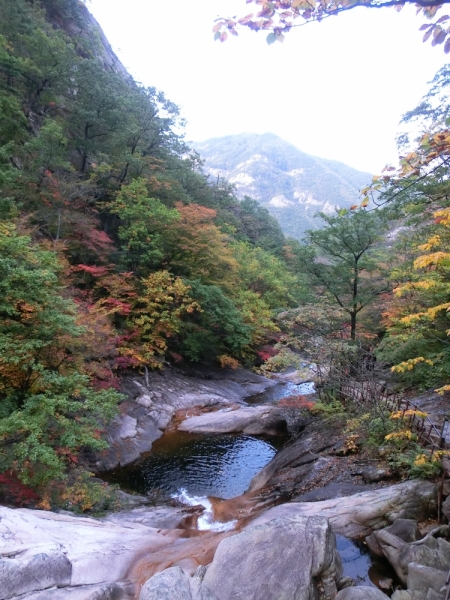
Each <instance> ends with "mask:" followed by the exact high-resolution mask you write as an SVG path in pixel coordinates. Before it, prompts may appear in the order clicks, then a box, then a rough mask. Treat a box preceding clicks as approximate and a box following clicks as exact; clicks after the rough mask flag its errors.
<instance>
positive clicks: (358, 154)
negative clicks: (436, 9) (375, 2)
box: [88, 0, 447, 173]
mask: <svg viewBox="0 0 450 600" xmlns="http://www.w3.org/2000/svg"><path fill="white" fill-rule="evenodd" d="M88 8H89V9H90V10H91V12H92V13H93V14H94V16H95V17H96V19H97V20H98V21H99V23H100V25H101V26H102V27H103V30H104V31H105V33H106V35H107V37H108V39H109V41H110V42H111V44H112V46H113V48H114V50H115V51H116V52H117V54H118V56H119V57H120V59H121V60H122V62H123V63H124V65H125V66H126V67H127V68H128V70H129V71H130V72H131V73H132V74H133V76H134V77H135V79H137V80H138V81H140V82H142V83H143V84H144V85H148V86H155V87H156V88H158V89H160V90H163V91H164V92H165V94H166V96H167V97H168V98H169V99H170V100H172V101H173V102H175V103H176V104H178V105H179V106H180V108H181V111H182V115H183V116H184V117H185V118H186V120H187V127H186V138H187V139H188V140H192V141H203V140H206V139H208V138H211V137H219V136H224V135H230V134H237V133H242V132H254V133H264V132H272V133H275V134H277V135H279V136H280V137H282V138H284V139H285V140H287V141H289V142H291V143H293V144H295V145H296V146H297V147H298V148H300V149H301V150H303V151H304V152H308V153H310V154H314V155H316V156H320V157H324V158H331V159H335V160H340V161H342V162H344V163H346V164H348V165H350V166H352V167H355V168H357V169H360V170H364V171H369V172H371V173H376V172H379V171H380V170H381V169H382V167H383V166H384V165H385V164H386V163H387V162H392V161H396V158H397V152H396V146H395V136H396V133H397V132H398V130H399V127H398V123H399V120H400V118H401V116H402V114H403V113H404V112H406V111H407V110H409V109H412V108H414V107H415V106H416V105H417V104H418V102H419V100H420V98H421V97H422V95H423V94H424V93H425V92H426V90H427V82H429V81H430V80H431V79H432V77H433V76H434V74H435V73H436V71H437V70H438V69H439V68H440V67H442V66H443V65H444V64H445V63H446V62H447V56H446V55H445V54H444V52H443V49H442V46H437V47H434V48H433V47H431V45H430V44H429V43H427V44H423V43H422V32H419V31H418V29H419V27H420V25H421V24H422V23H423V17H421V16H419V17H416V16H415V11H414V9H413V8H412V7H408V8H407V9H404V10H403V11H402V12H400V13H397V12H396V11H395V10H393V9H371V10H370V9H365V8H358V9H355V10H352V11H350V12H348V13H346V14H342V15H339V16H338V17H333V18H330V19H328V20H326V21H324V22H322V23H313V24H310V25H306V26H304V27H301V28H298V29H296V30H292V31H291V33H290V34H289V35H288V36H287V38H286V40H285V42H284V44H281V43H275V44H273V45H271V46H268V45H267V44H266V42H265V34H264V33H260V34H255V33H253V32H250V31H249V32H243V33H242V34H241V35H240V36H239V37H237V38H235V37H231V39H229V40H228V41H227V42H225V43H222V44H221V43H220V42H214V40H213V34H212V27H213V24H214V23H213V21H214V19H215V18H216V16H217V15H221V16H232V15H235V14H238V15H239V16H244V15H246V14H247V13H248V12H250V9H251V8H252V5H250V6H248V5H247V4H246V3H245V0H190V1H189V2H188V1H187V0H90V2H88Z"/></svg>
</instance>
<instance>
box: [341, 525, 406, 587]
mask: <svg viewBox="0 0 450 600" xmlns="http://www.w3.org/2000/svg"><path fill="white" fill-rule="evenodd" d="M336 547H337V549H338V550H339V554H340V555H341V558H342V566H343V570H344V573H343V574H344V576H346V577H351V578H352V579H353V580H354V582H355V584H356V585H364V586H369V587H377V588H378V589H380V590H381V591H382V592H384V593H385V594H386V595H390V593H391V592H392V587H391V586H392V584H393V583H394V581H395V580H396V577H395V573H394V571H393V570H392V568H391V567H390V565H389V563H388V562H387V560H384V559H382V558H378V557H377V556H373V555H371V554H370V553H369V551H368V549H367V546H365V544H363V543H362V542H355V541H353V540H349V539H348V538H346V537H344V536H342V535H337V536H336Z"/></svg>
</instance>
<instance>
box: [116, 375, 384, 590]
mask: <svg viewBox="0 0 450 600" xmlns="http://www.w3.org/2000/svg"><path fill="white" fill-rule="evenodd" d="M312 393H314V387H313V384H310V383H306V384H300V385H296V384H294V383H292V382H283V383H279V384H277V385H276V386H274V387H272V388H269V389H268V390H267V391H266V392H264V393H262V394H258V395H255V396H251V397H248V398H247V399H246V403H247V404H249V405H258V404H271V403H273V402H277V401H279V400H280V399H282V398H284V397H286V396H290V395H293V394H296V395H297V394H303V395H307V394H312ZM284 442H285V438H273V437H270V438H263V437H261V436H258V437H256V436H250V435H245V434H215V435H211V434H209V435H207V434H203V435H202V434H190V433H186V432H181V431H176V430H175V431H173V430H168V431H166V433H165V435H164V436H163V437H162V438H160V439H159V440H157V441H156V442H155V443H154V444H153V447H152V450H151V452H149V453H148V454H147V455H144V456H143V457H142V459H141V460H140V461H138V462H137V463H134V464H132V465H130V466H128V467H124V468H120V469H116V470H114V471H111V472H110V473H108V474H107V476H106V477H105V479H107V481H109V482H110V483H117V484H119V485H120V487H121V488H122V489H124V490H127V491H133V492H138V493H139V494H145V495H147V496H149V497H151V498H152V500H153V501H154V502H155V503H157V504H166V503H167V502H169V503H170V502H172V503H173V502H176V503H180V504H183V505H186V506H191V507H193V506H199V505H201V506H203V507H204V509H205V510H204V511H203V513H202V514H201V515H200V517H199V518H198V520H197V524H196V528H197V529H198V530H210V531H215V532H226V531H230V530H232V529H234V528H235V526H236V524H237V520H236V519H233V518H231V519H230V520H227V521H225V522H219V521H216V520H215V519H214V504H215V501H216V500H217V499H218V498H221V499H231V498H235V497H238V496H241V495H242V494H244V492H245V491H246V489H247V488H248V485H249V483H250V480H251V479H252V477H253V476H254V475H255V474H256V473H258V471H260V470H261V469H262V468H263V467H264V466H265V465H266V464H267V463H268V462H269V461H270V460H271V459H272V458H273V456H274V455H275V453H276V452H277V450H278V449H279V448H281V447H282V445H283V443H284ZM337 546H338V550H339V551H340V553H341V556H342V559H343V568H344V576H349V577H352V578H353V579H354V581H355V583H356V585H372V586H374V587H379V583H380V581H385V580H386V579H387V578H389V577H391V574H390V572H388V571H386V564H387V563H386V564H384V563H383V561H380V559H378V558H376V557H372V556H371V555H370V554H369V553H368V551H367V548H366V547H365V545H364V544H362V543H357V542H354V541H353V540H350V539H347V538H345V537H343V536H337ZM382 591H385V590H382ZM385 593H387V592H385Z"/></svg>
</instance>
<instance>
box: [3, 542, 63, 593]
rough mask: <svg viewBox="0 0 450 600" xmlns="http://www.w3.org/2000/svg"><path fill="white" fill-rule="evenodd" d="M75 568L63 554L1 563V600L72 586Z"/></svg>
mask: <svg viewBox="0 0 450 600" xmlns="http://www.w3.org/2000/svg"><path fill="white" fill-rule="evenodd" d="M71 577H72V565H71V563H70V561H69V560H68V559H67V557H66V556H65V555H64V554H63V553H62V552H49V553H39V554H33V553H25V556H20V558H8V557H4V558H1V559H0V600H8V599H9V598H13V597H14V596H19V595H20V594H25V593H27V592H34V591H36V590H45V589H47V588H51V587H55V586H65V585H69V584H70V580H71Z"/></svg>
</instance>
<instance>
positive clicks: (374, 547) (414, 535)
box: [366, 519, 422, 557]
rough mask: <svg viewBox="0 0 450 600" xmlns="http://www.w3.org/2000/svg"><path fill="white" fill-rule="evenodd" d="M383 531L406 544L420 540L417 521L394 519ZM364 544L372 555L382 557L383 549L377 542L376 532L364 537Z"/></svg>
mask: <svg viewBox="0 0 450 600" xmlns="http://www.w3.org/2000/svg"><path fill="white" fill-rule="evenodd" d="M384 531H386V532H388V533H390V534H392V535H395V536H397V537H398V538H400V539H401V540H403V541H404V542H407V543H411V542H417V541H418V540H420V539H421V538H422V535H421V533H420V531H419V527H418V526H417V521H415V520H414V519H396V520H395V521H394V522H393V523H392V525H389V527H386V529H384ZM366 544H367V547H368V548H369V550H370V551H371V552H372V554H375V555H376V556H383V557H384V553H383V549H382V547H381V546H380V543H379V541H378V538H377V532H376V531H374V532H373V533H371V534H370V535H369V536H367V537H366Z"/></svg>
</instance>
